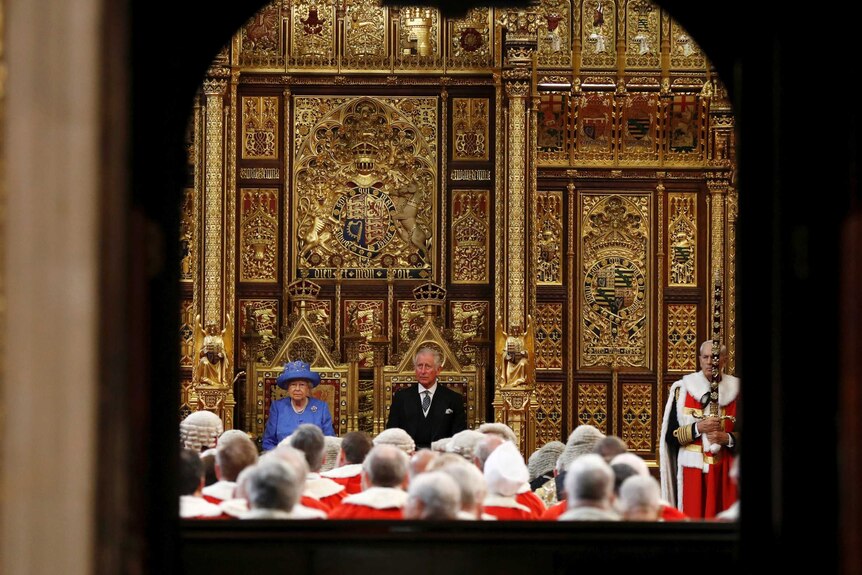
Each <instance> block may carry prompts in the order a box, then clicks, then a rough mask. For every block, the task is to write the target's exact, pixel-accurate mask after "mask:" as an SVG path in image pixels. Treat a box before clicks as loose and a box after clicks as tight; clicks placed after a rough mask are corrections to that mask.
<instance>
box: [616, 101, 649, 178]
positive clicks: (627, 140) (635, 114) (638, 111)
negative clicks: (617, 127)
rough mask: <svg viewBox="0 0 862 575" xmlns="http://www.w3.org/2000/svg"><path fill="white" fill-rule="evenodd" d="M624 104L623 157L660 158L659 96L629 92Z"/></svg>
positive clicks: (621, 145) (636, 158)
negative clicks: (658, 135)
mask: <svg viewBox="0 0 862 575" xmlns="http://www.w3.org/2000/svg"><path fill="white" fill-rule="evenodd" d="M622 106H623V109H622V138H621V142H620V148H621V152H622V153H621V158H622V159H623V160H634V161H637V160H647V161H649V160H656V159H658V138H657V134H656V131H657V117H658V97H657V96H656V95H655V94H647V93H640V94H637V93H635V94H628V95H627V96H626V98H625V100H624V101H623V105H622Z"/></svg>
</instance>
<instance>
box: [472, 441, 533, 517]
mask: <svg viewBox="0 0 862 575" xmlns="http://www.w3.org/2000/svg"><path fill="white" fill-rule="evenodd" d="M483 441H486V440H483ZM480 445H481V442H480ZM483 473H484V475H485V483H486V485H487V488H488V495H487V496H485V502H484V504H483V507H484V512H485V513H487V514H488V515H493V516H494V517H496V518H497V519H500V520H518V521H529V520H533V519H538V516H536V514H535V513H534V512H533V510H532V509H530V508H529V507H527V506H526V505H523V504H521V503H519V502H518V500H517V497H516V496H517V494H518V491H519V490H520V489H521V488H522V487H523V485H524V484H525V483H527V480H528V479H529V478H530V473H529V472H528V471H527V464H526V463H524V458H523V457H522V456H521V453H520V452H519V451H518V448H517V447H515V444H514V443H512V442H511V441H503V442H502V443H500V445H498V446H497V448H496V449H494V450H493V451H492V452H491V454H490V455H489V456H488V459H487V460H486V461H485V468H484V471H483ZM528 488H529V484H528Z"/></svg>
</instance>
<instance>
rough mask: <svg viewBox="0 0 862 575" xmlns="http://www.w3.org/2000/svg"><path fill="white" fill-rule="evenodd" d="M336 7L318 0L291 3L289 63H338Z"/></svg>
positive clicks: (328, 64)
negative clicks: (336, 56)
mask: <svg viewBox="0 0 862 575" xmlns="http://www.w3.org/2000/svg"><path fill="white" fill-rule="evenodd" d="M336 22H337V21H336V17H335V6H333V5H327V4H323V3H320V2H317V1H316V0H298V1H293V2H291V18H290V63H291V64H292V65H295V66H314V67H319V66H324V67H325V66H330V65H332V64H334V63H335V28H336Z"/></svg>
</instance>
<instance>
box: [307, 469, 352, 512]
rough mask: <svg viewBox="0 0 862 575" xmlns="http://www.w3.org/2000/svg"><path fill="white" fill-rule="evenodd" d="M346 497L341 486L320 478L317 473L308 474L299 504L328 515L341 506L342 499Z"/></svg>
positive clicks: (345, 492)
mask: <svg viewBox="0 0 862 575" xmlns="http://www.w3.org/2000/svg"><path fill="white" fill-rule="evenodd" d="M346 496H347V491H345V490H344V486H343V485H339V484H338V483H336V482H335V481H333V480H331V479H327V478H326V477H321V476H320V474H318V473H309V474H308V477H307V478H306V479H305V493H303V494H302V500H301V503H302V504H303V505H305V506H306V507H311V508H314V509H321V510H322V511H326V512H327V513H328V512H329V511H331V510H332V509H335V508H336V507H338V506H339V505H341V501H342V499H344V498H345V497H346ZM313 500H316V501H317V502H316V503H315V501H313Z"/></svg>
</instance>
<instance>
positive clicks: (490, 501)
mask: <svg viewBox="0 0 862 575" xmlns="http://www.w3.org/2000/svg"><path fill="white" fill-rule="evenodd" d="M482 511H484V512H485V513H487V514H488V515H493V516H494V517H496V518H497V519H499V520H501V521H532V520H533V519H536V517H534V516H533V512H532V510H531V509H530V508H529V507H526V506H524V505H521V504H520V503H518V502H517V501H516V500H515V498H514V497H505V496H503V495H489V496H487V497H486V498H485V501H484V502H483V503H482Z"/></svg>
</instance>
